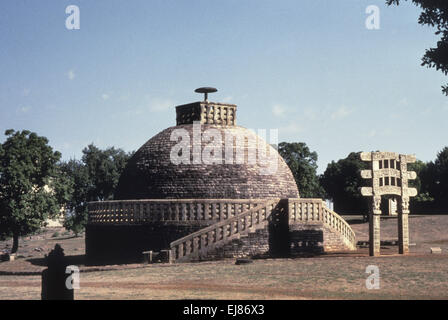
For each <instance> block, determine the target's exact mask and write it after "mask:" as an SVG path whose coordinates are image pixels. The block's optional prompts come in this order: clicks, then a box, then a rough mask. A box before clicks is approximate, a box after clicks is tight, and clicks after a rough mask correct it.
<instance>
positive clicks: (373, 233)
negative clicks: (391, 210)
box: [369, 196, 381, 256]
mask: <svg viewBox="0 0 448 320" xmlns="http://www.w3.org/2000/svg"><path fill="white" fill-rule="evenodd" d="M380 206H381V196H374V197H373V203H372V212H371V213H370V221H369V254H370V256H379V255H380V247H381V233H380V218H381V209H380Z"/></svg>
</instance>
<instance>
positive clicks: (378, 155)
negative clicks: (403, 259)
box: [360, 152, 417, 256]
mask: <svg viewBox="0 0 448 320" xmlns="http://www.w3.org/2000/svg"><path fill="white" fill-rule="evenodd" d="M360 157H361V160H363V161H369V162H370V164H371V166H370V169H369V170H362V171H361V177H362V178H364V179H371V185H372V186H371V187H362V188H361V194H362V195H363V196H368V197H372V204H371V209H372V211H371V212H370V216H369V252H370V255H371V256H378V255H380V245H381V241H380V234H381V232H380V216H381V209H380V206H381V196H383V195H392V196H396V197H398V198H399V199H398V246H399V253H400V254H406V253H408V252H409V219H408V215H409V198H410V197H415V196H416V195H417V189H415V188H409V186H408V181H409V180H411V179H415V178H417V174H416V173H415V172H414V171H408V169H407V164H408V163H413V162H415V160H416V159H415V156H414V155H404V154H397V153H395V152H362V153H361V155H360Z"/></svg>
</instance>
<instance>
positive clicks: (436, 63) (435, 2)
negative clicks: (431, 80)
mask: <svg viewBox="0 0 448 320" xmlns="http://www.w3.org/2000/svg"><path fill="white" fill-rule="evenodd" d="M412 2H413V3H414V4H415V5H416V6H418V7H420V8H421V9H422V10H423V11H422V13H421V14H420V17H419V19H418V23H419V24H421V25H428V26H431V27H436V28H437V31H436V32H435V34H436V35H441V38H440V40H439V41H438V42H437V47H436V48H430V49H427V50H426V53H425V55H424V56H423V58H422V63H421V65H422V66H427V67H428V68H436V70H440V71H442V72H443V73H444V74H445V75H447V74H448V1H446V0H412ZM386 3H387V4H388V5H399V4H400V0H386ZM442 92H443V93H444V94H445V95H448V85H446V86H442Z"/></svg>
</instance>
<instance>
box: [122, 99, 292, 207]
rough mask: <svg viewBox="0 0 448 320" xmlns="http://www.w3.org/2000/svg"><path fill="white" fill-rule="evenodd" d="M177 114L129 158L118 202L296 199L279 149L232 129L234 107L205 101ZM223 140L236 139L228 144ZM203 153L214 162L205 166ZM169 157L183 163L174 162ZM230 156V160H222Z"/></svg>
mask: <svg viewBox="0 0 448 320" xmlns="http://www.w3.org/2000/svg"><path fill="white" fill-rule="evenodd" d="M176 113H177V126H174V127H170V128H167V129H165V130H163V131H162V132H160V133H159V134H157V135H156V136H154V137H153V138H151V139H150V140H149V141H148V142H146V143H145V144H144V145H143V146H142V147H141V148H140V149H139V150H138V151H137V152H136V153H135V154H134V156H133V157H132V158H131V159H130V160H129V162H128V164H127V166H126V168H125V170H124V172H123V174H122V175H121V177H120V180H119V184H118V187H117V191H116V194H115V199H116V200H126V199H269V198H298V197H299V191H298V189H297V185H296V183H295V180H294V177H293V175H292V173H291V171H290V169H289V167H288V165H287V164H286V163H285V161H284V160H283V159H282V157H281V156H280V155H279V154H278V153H277V151H276V150H275V149H274V148H272V147H271V146H270V145H269V144H267V143H266V141H264V140H263V139H262V138H260V137H259V136H257V135H256V134H255V133H254V132H253V131H251V130H248V129H246V128H243V127H240V126H237V125H236V121H235V120H236V119H235V115H236V105H232V104H221V103H214V102H208V101H207V100H205V101H202V102H195V103H191V104H186V105H181V106H177V107H176ZM199 132H200V134H199ZM180 136H182V138H181V137H180ZM210 136H213V137H214V138H210ZM226 137H235V140H233V138H232V140H230V141H232V143H231V144H229V143H228V142H229V139H226ZM215 138H216V139H217V140H215ZM220 140H221V141H220ZM196 141H197V142H196ZM238 141H239V142H238ZM257 141H258V148H257ZM226 142H227V143H226ZM229 145H230V148H229ZM180 149H181V150H180ZM211 149H213V150H214V151H210V150H211ZM255 150H257V151H258V152H260V150H265V152H267V157H265V158H264V159H260V157H259V156H258V155H259V154H257V157H256V159H255V161H254V160H249V158H250V156H251V155H253V154H254V152H255ZM266 150H268V151H266ZM184 152H185V154H184ZM219 153H221V154H219ZM188 154H189V155H188ZM201 154H202V157H201ZM206 155H210V156H211V157H213V156H217V158H214V159H215V162H214V163H211V162H210V161H208V162H207V158H206V157H205V156H206ZM243 155H244V159H243ZM273 155H275V156H273ZM173 156H174V158H176V159H178V158H182V156H184V157H183V159H184V160H183V161H182V163H177V162H179V161H173ZM229 156H231V157H232V158H231V159H233V161H230V162H229V161H226V157H229ZM220 158H222V161H219V159H220ZM217 159H218V160H217ZM238 159H239V160H238ZM251 159H253V158H251Z"/></svg>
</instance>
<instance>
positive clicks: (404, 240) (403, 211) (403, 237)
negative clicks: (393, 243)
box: [398, 199, 409, 254]
mask: <svg viewBox="0 0 448 320" xmlns="http://www.w3.org/2000/svg"><path fill="white" fill-rule="evenodd" d="M408 218H409V199H402V201H401V203H400V210H399V212H398V253H400V254H407V253H409V220H408Z"/></svg>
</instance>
